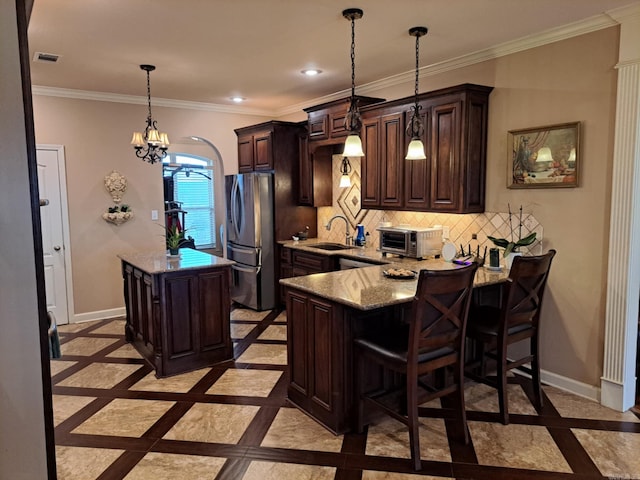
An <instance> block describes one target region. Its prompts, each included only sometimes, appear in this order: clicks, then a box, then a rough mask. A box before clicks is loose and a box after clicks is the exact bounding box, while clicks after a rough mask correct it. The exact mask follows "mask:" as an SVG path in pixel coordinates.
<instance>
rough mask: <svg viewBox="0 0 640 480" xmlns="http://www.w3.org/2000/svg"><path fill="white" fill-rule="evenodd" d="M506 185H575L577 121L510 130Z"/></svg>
mask: <svg viewBox="0 0 640 480" xmlns="http://www.w3.org/2000/svg"><path fill="white" fill-rule="evenodd" d="M507 143H508V160H507V187H508V188H566V187H577V186H578V172H579V169H580V122H572V123H561V124H557V125H548V126H544V127H533V128H526V129H523V130H510V131H509V137H508V142H507Z"/></svg>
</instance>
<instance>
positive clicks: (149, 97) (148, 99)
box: [147, 70, 152, 120]
mask: <svg viewBox="0 0 640 480" xmlns="http://www.w3.org/2000/svg"><path fill="white" fill-rule="evenodd" d="M147 105H148V106H149V120H151V118H152V117H151V82H150V81H149V70H147Z"/></svg>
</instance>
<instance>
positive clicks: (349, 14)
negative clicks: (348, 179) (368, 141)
mask: <svg viewBox="0 0 640 480" xmlns="http://www.w3.org/2000/svg"><path fill="white" fill-rule="evenodd" d="M362 15H363V12H362V10H360V9H359V8H347V9H346V10H343V11H342V16H343V17H344V18H346V19H347V20H351V103H350V104H349V111H348V112H347V115H346V116H345V117H344V127H345V129H346V130H347V131H348V132H349V136H348V137H347V140H346V141H345V142H344V152H343V154H342V155H343V156H345V157H364V152H363V151H362V141H361V140H360V128H361V127H362V119H361V118H360V112H359V111H358V100H357V99H356V94H355V92H356V64H355V59H356V53H355V52H356V43H355V37H356V34H355V21H356V20H358V19H360V18H362ZM343 164H344V161H343Z"/></svg>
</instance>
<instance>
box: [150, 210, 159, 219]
mask: <svg viewBox="0 0 640 480" xmlns="http://www.w3.org/2000/svg"><path fill="white" fill-rule="evenodd" d="M157 219H158V210H151V220H157Z"/></svg>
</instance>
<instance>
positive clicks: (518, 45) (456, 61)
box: [277, 14, 618, 116]
mask: <svg viewBox="0 0 640 480" xmlns="http://www.w3.org/2000/svg"><path fill="white" fill-rule="evenodd" d="M617 24H618V23H617V22H615V21H614V20H613V19H612V18H611V17H610V16H609V15H605V14H601V15H596V16H594V17H591V18H587V19H585V20H580V21H578V22H574V23H570V24H568V25H563V26H561V27H557V28H552V29H550V30H546V31H544V32H541V33H537V34H534V35H529V36H527V37H522V38H519V39H517V40H513V41H510V42H505V43H501V44H499V45H496V46H494V47H490V48H486V49H484V50H479V51H477V52H473V53H470V54H467V55H462V56H460V57H457V58H452V59H449V60H445V61H443V62H440V63H434V64H432V65H428V66H425V67H422V68H420V69H419V78H426V77H430V76H433V75H438V74H440V73H445V72H449V71H452V70H456V69H459V68H463V67H467V66H470V65H475V64H477V63H481V62H486V61H487V60H493V59H496V58H500V57H504V56H506V55H511V54H513V53H517V52H521V51H523V50H529V49H531V48H536V47H540V46H543V45H547V44H549V43H555V42H559V41H561V40H566V39H569V38H573V37H577V36H579V35H585V34H587V33H591V32H595V31H598V30H602V29H604V28H609V27H613V26H616V25H617ZM414 75H415V71H414V70H411V71H407V72H403V73H399V74H397V75H392V76H390V77H387V78H383V79H380V80H376V81H373V82H369V83H366V84H363V85H359V86H358V88H357V94H358V95H370V94H372V93H375V92H376V91H379V90H382V89H384V88H387V87H393V86H396V85H402V84H404V83H408V82H412V81H413V80H414ZM349 95H350V92H349V90H341V91H339V92H335V93H333V94H330V95H325V96H324V97H321V98H316V99H313V100H311V101H309V102H303V103H299V104H297V105H291V106H290V107H285V108H283V109H282V110H280V111H278V112H277V114H278V115H279V116H284V115H287V114H291V113H296V112H299V111H300V110H302V109H303V108H307V107H311V106H314V105H319V104H322V103H326V102H331V101H333V100H339V99H341V98H345V97H348V96H349Z"/></svg>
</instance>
